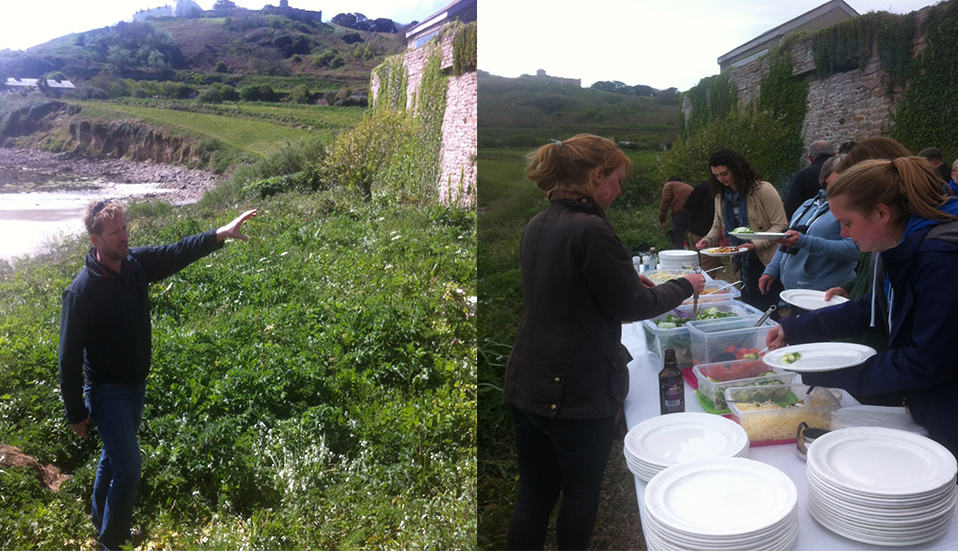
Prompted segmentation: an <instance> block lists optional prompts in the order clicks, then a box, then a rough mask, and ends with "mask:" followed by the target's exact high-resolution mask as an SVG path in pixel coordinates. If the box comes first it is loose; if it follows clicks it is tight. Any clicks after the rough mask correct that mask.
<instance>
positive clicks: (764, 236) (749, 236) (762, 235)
mask: <svg viewBox="0 0 958 552" xmlns="http://www.w3.org/2000/svg"><path fill="white" fill-rule="evenodd" d="M729 235H730V236H735V237H736V238H738V239H740V240H778V239H781V238H784V237H785V232H751V233H743V232H729Z"/></svg>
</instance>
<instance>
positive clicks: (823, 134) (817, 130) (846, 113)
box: [683, 7, 930, 147]
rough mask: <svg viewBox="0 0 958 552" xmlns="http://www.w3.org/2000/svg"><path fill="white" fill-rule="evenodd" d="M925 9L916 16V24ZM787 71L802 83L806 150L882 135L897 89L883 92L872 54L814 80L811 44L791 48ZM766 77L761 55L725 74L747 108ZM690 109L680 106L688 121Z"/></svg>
mask: <svg viewBox="0 0 958 552" xmlns="http://www.w3.org/2000/svg"><path fill="white" fill-rule="evenodd" d="M929 9H930V8H929V7H926V8H923V9H922V10H920V11H919V12H918V22H919V28H920V23H921V21H922V20H923V19H924V17H927V15H928V10H929ZM923 45H924V44H923V40H922V37H917V38H916V40H915V45H914V47H915V51H916V52H917V51H918V50H920V49H921V48H922V47H923ZM791 54H792V68H793V72H794V74H795V75H800V76H802V77H804V78H805V79H806V81H807V82H808V104H807V105H808V109H807V112H806V115H805V120H804V122H803V124H802V140H803V142H804V143H805V146H806V147H807V146H808V145H809V144H811V143H812V142H814V141H816V140H829V141H831V142H833V143H835V144H840V143H841V142H844V141H846V140H860V139H862V138H865V137H868V136H874V135H878V134H887V132H888V129H889V126H890V124H891V120H892V117H893V115H894V111H895V106H896V105H897V103H898V102H899V101H900V100H901V99H902V97H903V93H904V91H903V89H901V88H898V89H895V90H893V91H891V92H889V90H888V88H887V86H886V81H887V78H888V76H887V73H886V72H885V70H884V69H882V67H881V62H880V61H879V58H878V53H877V49H876V50H875V51H874V53H873V55H872V57H871V59H869V61H868V63H867V64H866V65H865V67H864V69H860V70H859V69H854V70H851V71H846V72H844V73H837V74H834V75H831V76H829V77H827V78H824V79H822V78H820V77H819V76H818V75H817V74H816V72H815V61H814V57H813V54H812V48H811V39H805V40H802V41H800V42H797V43H796V44H794V45H793V46H792V49H791ZM767 72H768V56H762V57H761V58H759V59H756V60H754V61H752V62H751V63H748V64H746V65H742V66H739V67H734V68H731V69H729V70H728V75H729V77H730V79H731V80H732V82H734V83H735V86H736V88H737V90H738V99H739V104H740V105H742V106H745V105H748V104H749V103H751V102H755V101H757V100H758V96H759V89H760V83H761V79H762V77H763V76H764V75H765V74H767ZM689 108H690V105H689V104H688V100H685V102H684V103H683V112H684V113H685V116H686V117H687V116H688V109H689Z"/></svg>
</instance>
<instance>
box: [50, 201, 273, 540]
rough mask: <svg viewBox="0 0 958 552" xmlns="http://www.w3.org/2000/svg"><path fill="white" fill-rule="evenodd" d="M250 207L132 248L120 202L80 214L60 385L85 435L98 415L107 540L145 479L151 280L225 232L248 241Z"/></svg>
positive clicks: (100, 505)
mask: <svg viewBox="0 0 958 552" xmlns="http://www.w3.org/2000/svg"><path fill="white" fill-rule="evenodd" d="M254 216H256V210H255V209H254V210H251V211H246V212H245V213H243V214H242V215H240V216H239V217H237V218H235V219H233V221H232V222H230V223H229V224H227V225H225V226H222V227H220V228H219V229H217V230H210V231H208V232H204V233H202V234H197V235H195V236H190V237H188V238H184V239H182V240H180V241H179V242H177V243H175V244H171V245H165V246H160V247H135V248H133V249H130V248H129V245H128V239H129V236H128V233H127V227H126V214H125V212H124V210H123V207H122V205H120V204H119V203H116V202H113V201H109V200H107V201H99V202H92V203H90V205H89V206H88V207H87V211H86V214H85V215H84V218H83V221H84V224H85V225H86V228H87V232H88V233H89V236H90V241H91V242H92V243H93V248H91V249H90V251H89V252H88V253H87V255H86V263H85V265H84V267H83V268H82V269H81V270H80V273H79V274H78V275H77V277H76V278H75V279H74V280H73V282H72V283H71V284H70V286H69V287H67V289H66V290H65V291H64V292H63V302H62V308H61V313H60V348H59V370H60V391H61V394H62V395H63V403H64V406H65V408H66V415H67V420H68V421H69V423H70V425H71V426H72V427H73V430H74V431H75V432H76V433H77V435H79V436H80V437H82V438H84V439H86V438H87V437H88V434H87V430H88V426H89V425H90V422H91V421H92V422H93V423H94V424H95V425H96V428H97V433H98V434H99V436H100V439H101V440H102V441H103V452H102V454H101V456H100V462H99V465H98V466H97V472H96V479H95V481H94V484H93V506H92V511H91V516H92V518H93V524H94V526H95V527H96V529H97V532H98V541H99V544H100V545H101V546H102V547H103V548H105V549H108V550H111V549H117V548H119V547H120V546H123V545H124V543H126V542H128V541H129V539H130V517H131V515H132V513H133V501H134V499H135V498H136V490H137V486H138V485H139V481H140V467H141V461H140V449H139V444H138V443H137V438H136V432H137V428H138V426H139V424H140V417H141V415H142V413H143V403H144V393H145V390H146V376H147V374H148V373H149V371H150V357H151V353H152V337H151V322H150V305H149V290H148V287H149V284H150V283H152V282H156V281H158V280H162V279H163V278H166V277H167V276H170V275H172V274H175V273H176V272H178V271H179V270H181V269H183V268H185V267H186V266H187V265H189V264H190V263H192V262H194V261H196V260H198V259H200V258H202V257H203V256H205V255H208V254H209V253H212V252H213V251H215V250H216V249H219V248H221V247H222V246H223V240H225V239H226V238H237V239H241V240H244V241H245V240H246V239H247V238H246V236H244V235H243V234H241V233H240V229H241V227H242V225H243V223H244V222H245V221H246V220H248V219H250V218H252V217H254Z"/></svg>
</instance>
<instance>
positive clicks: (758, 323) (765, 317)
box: [714, 305, 778, 362]
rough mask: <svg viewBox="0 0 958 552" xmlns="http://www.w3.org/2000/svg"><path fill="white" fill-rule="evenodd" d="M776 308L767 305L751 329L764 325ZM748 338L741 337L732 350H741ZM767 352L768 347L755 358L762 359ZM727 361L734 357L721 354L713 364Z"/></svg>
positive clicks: (775, 306)
mask: <svg viewBox="0 0 958 552" xmlns="http://www.w3.org/2000/svg"><path fill="white" fill-rule="evenodd" d="M777 308H778V305H769V307H768V309H766V310H765V312H764V313H762V316H760V317H759V318H758V320H757V321H756V322H755V324H754V325H753V326H752V327H753V328H757V327H759V326H761V325H762V324H764V323H765V321H766V320H768V317H769V316H772V313H773V312H775V309H777ZM750 337H751V336H749V335H746V336H745V337H743V338H742V340H741V341H739V342H738V344H736V345H735V348H734V350H736V351H737V350H739V349H741V348H742V345H745V342H746V341H748V340H749V338H750ZM767 352H768V347H765V348H764V349H762V350H761V351H759V352H758V354H757V355H756V356H757V357H758V358H762V356H764V355H765V353H767ZM726 357H727V358H726ZM729 360H735V357H733V356H732V355H731V354H728V353H723V354H719V355H718V357H716V359H715V360H714V362H727V361H729Z"/></svg>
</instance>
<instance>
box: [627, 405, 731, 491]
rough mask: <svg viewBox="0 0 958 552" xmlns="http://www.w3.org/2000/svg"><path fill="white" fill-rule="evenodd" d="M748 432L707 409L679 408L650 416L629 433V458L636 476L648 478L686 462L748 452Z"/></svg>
mask: <svg viewBox="0 0 958 552" xmlns="http://www.w3.org/2000/svg"><path fill="white" fill-rule="evenodd" d="M748 444H749V443H748V434H747V433H745V429H744V428H742V426H740V425H738V424H737V423H735V422H733V421H732V420H729V419H727V418H723V417H721V416H716V415H714V414H705V413H703V412H677V413H675V414H666V415H664V416H656V417H654V418H648V419H646V420H643V421H642V422H640V423H638V424H636V425H635V427H633V428H632V429H630V430H629V432H628V433H627V434H626V435H625V446H624V447H623V448H624V449H625V460H626V463H627V464H628V466H629V469H630V470H631V471H632V473H634V474H635V476H636V477H638V478H639V479H641V480H643V481H648V480H650V479H652V477H653V476H654V475H655V474H657V473H659V472H660V471H662V470H663V469H665V468H667V467H669V466H672V465H675V464H680V463H683V462H692V461H696V460H705V459H709V458H723V457H731V456H745V455H746V454H747V453H748Z"/></svg>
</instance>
